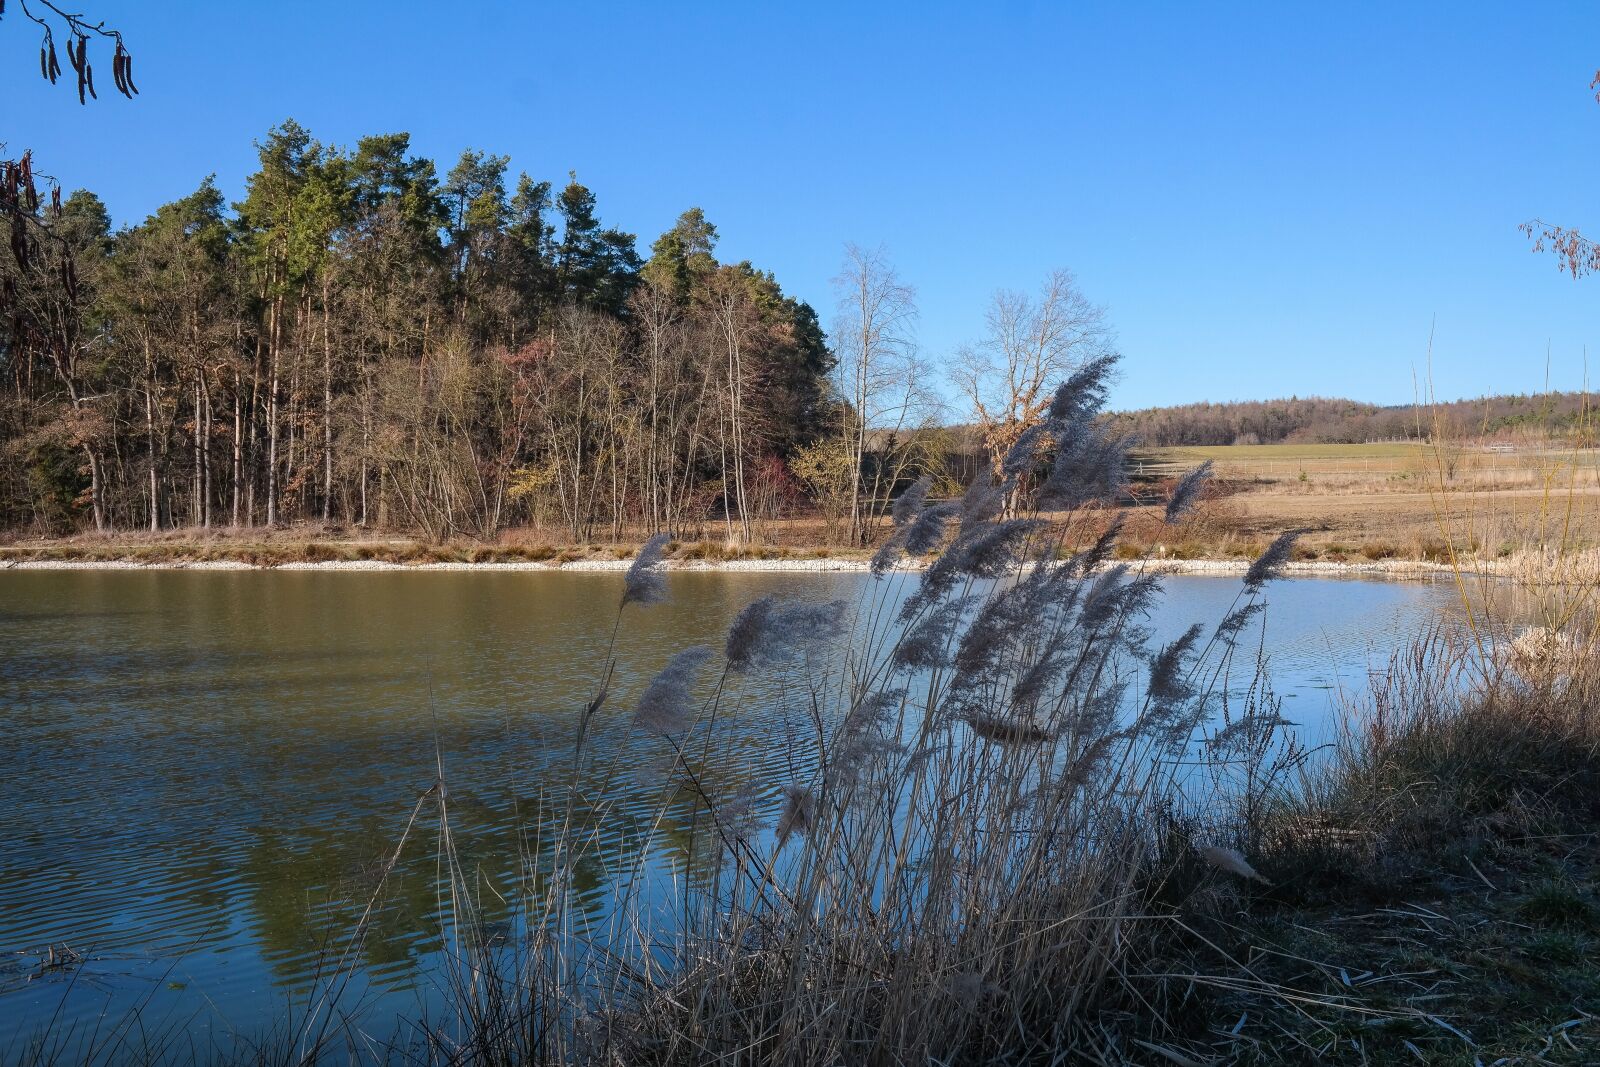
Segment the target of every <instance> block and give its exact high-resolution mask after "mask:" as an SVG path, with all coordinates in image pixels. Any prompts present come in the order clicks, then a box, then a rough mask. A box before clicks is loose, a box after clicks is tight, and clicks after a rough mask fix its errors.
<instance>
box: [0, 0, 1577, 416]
mask: <svg viewBox="0 0 1600 1067" xmlns="http://www.w3.org/2000/svg"><path fill="white" fill-rule="evenodd" d="M78 6H81V7H85V8H87V9H88V10H90V12H91V13H92V14H93V15H94V17H96V18H101V17H103V18H105V19H106V20H107V21H108V22H109V23H111V24H113V25H116V26H118V27H120V28H122V29H123V30H124V32H125V33H126V35H127V37H128V40H129V44H130V46H131V47H132V48H133V50H134V52H135V55H136V57H137V62H138V67H137V70H136V72H137V76H138V81H139V84H140V87H141V88H142V89H143V95H142V96H140V97H139V98H138V100H137V101H135V102H132V103H130V102H128V101H125V100H122V99H121V98H120V97H114V96H113V95H112V94H111V93H110V91H109V89H107V91H106V92H105V93H103V97H102V100H101V101H100V103H98V104H93V103H91V105H90V106H89V107H86V108H80V107H79V106H78V104H77V101H76V98H75V96H74V95H73V94H72V92H71V91H70V89H68V88H67V87H66V86H61V87H57V88H55V89H51V88H50V87H49V86H47V85H45V84H44V83H43V82H41V80H40V79H39V77H38V74H37V69H38V68H37V39H36V37H35V35H34V33H33V32H32V29H31V27H30V26H29V25H28V24H26V23H25V22H24V21H23V20H22V19H21V18H20V15H19V13H17V12H16V10H15V5H12V8H11V13H9V14H8V15H7V16H6V18H5V20H4V22H0V109H3V110H0V138H4V139H5V140H6V141H8V142H9V143H10V145H11V150H12V151H16V150H17V149H19V148H21V147H23V146H26V147H31V148H32V149H33V150H34V152H35V157H36V160H37V163H38V165H39V167H40V169H42V170H46V171H49V172H51V173H54V174H56V175H57V176H59V177H60V178H61V180H62V181H63V183H64V184H65V185H67V186H68V187H69V188H70V187H76V186H80V185H83V186H89V187H91V188H94V189H95V190H96V191H97V192H99V193H100V194H101V195H102V196H103V197H104V198H105V200H106V201H107V203H108V204H109V206H110V208H111V211H112V214H113V216H114V217H115V218H116V219H117V220H118V221H120V222H125V221H137V220H138V219H140V218H142V217H143V216H144V215H145V214H147V213H149V212H150V211H152V210H154V208H155V207H156V206H157V205H158V204H159V203H161V202H163V201H165V200H168V199H171V198H173V197H176V196H180V195H182V194H184V193H186V192H189V191H191V190H192V189H193V188H194V186H195V185H196V184H197V183H198V182H199V181H200V179H201V178H203V177H204V176H205V175H206V174H208V173H212V172H215V173H216V175H217V177H218V180H219V182H220V183H221V185H222V187H223V188H224V190H225V191H226V192H227V193H228V194H229V196H230V197H237V196H239V195H241V194H242V191H243V180H244V176H245V175H246V174H247V173H249V171H250V170H251V169H252V167H253V164H254V149H253V147H252V141H253V140H254V139H256V138H258V137H260V136H261V135H262V134H263V133H264V132H265V131H266V130H267V129H268V128H269V127H270V126H272V125H274V124H276V123H278V122H280V121H282V120H283V119H284V118H286V117H289V116H292V117H294V118H295V119H297V120H299V121H300V122H302V123H303V124H305V125H306V126H308V127H309V128H310V129H311V130H312V132H313V133H314V134H315V135H317V136H318V137H319V138H321V139H323V140H324V141H329V142H333V143H338V144H350V143H353V142H354V141H355V140H356V138H358V137H360V136H362V135H364V134H368V133H379V132H387V131H392V130H406V131H409V132H410V133H411V134H412V137H413V145H414V147H415V148H416V149H417V150H418V151H419V152H421V153H423V154H426V155H429V156H431V157H433V158H435V159H436V160H438V161H439V163H440V169H441V171H443V170H446V169H448V167H449V166H450V164H451V163H452V162H453V161H454V159H455V158H456V156H457V155H459V153H460V151H461V149H463V148H465V147H473V148H481V149H487V150H490V151H494V152H498V153H504V154H509V155H510V156H511V157H512V168H513V170H517V169H525V170H527V171H528V172H529V173H531V174H533V175H535V176H536V177H540V178H548V179H551V180H553V181H559V180H560V179H561V178H563V177H564V176H565V174H566V172H567V171H568V170H569V169H575V170H577V172H578V175H579V177H580V178H581V180H582V181H583V182H584V183H585V184H587V185H589V186H590V187H591V188H593V189H594V190H595V193H596V195H597V196H598V198H599V207H600V214H601V217H602V219H603V220H604V221H605V222H606V223H607V224H609V225H616V226H620V227H622V228H624V229H627V230H630V231H633V232H636V233H638V234H639V237H640V244H641V247H642V248H646V249H647V248H648V246H649V243H650V241H651V240H652V239H653V238H654V236H655V235H656V234H657V233H659V232H660V231H661V230H662V229H664V228H666V227H667V226H668V225H670V224H671V222H672V220H673V218H674V217H675V216H676V215H677V213H678V212H679V211H681V210H683V209H684V208H686V207H689V206H690V205H699V206H700V207H702V208H704V209H705V211H706V213H707V215H708V216H709V217H710V218H711V220H712V221H713V222H715V223H716V225H717V226H718V228H719V229H720V231H721V233H722V244H721V247H720V250H719V251H720V254H721V255H722V256H723V258H729V259H739V258H750V259H752V260H753V261H755V262H756V263H757V264H758V265H760V266H762V267H764V268H767V269H770V270H772V271H774V272H775V273H776V274H777V276H778V279H779V280H780V282H781V283H782V284H783V285H784V287H785V288H786V289H787V290H789V291H790V292H793V293H795V294H797V295H798V296H800V297H802V298H803V299H807V300H809V301H811V302H812V303H813V304H814V305H816V306H817V308H818V310H819V311H820V312H822V314H823V316H824V319H825V320H826V319H828V318H830V317H831V312H832V306H833V296H832V293H831V290H830V284H829V279H830V278H831V277H832V276H833V275H834V274H835V273H836V271H837V269H838V264H839V260H840V257H841V250H842V248H843V245H844V243H845V242H846V241H855V242H857V243H861V244H878V243H882V244H884V245H886V246H887V247H888V249H889V251H890V253H891V256H892V258H893V259H894V261H895V262H896V263H897V264H898V266H899V268H900V271H901V273H902V274H903V275H904V277H905V278H906V280H907V281H909V282H911V283H912V284H914V285H915V286H916V288H917V290H918V294H919V298H920V305H921V308H922V318H921V323H920V328H919V336H920V340H921V343H922V346H923V348H924V349H925V351H926V352H927V354H928V355H929V356H930V357H933V358H934V359H936V360H938V359H942V358H943V357H946V356H948V354H949V353H950V352H951V351H953V350H954V348H955V347H956V346H958V345H959V344H960V343H961V342H963V341H965V340H969V339H972V338H974V337H975V336H976V335H977V334H978V332H979V331H980V330H981V327H982V316H983V309H984V305H985V303H986V301H987V299H988V296H989V294H990V293H991V292H992V291H993V290H994V289H995V288H997V287H1006V288H1029V287H1032V286H1034V285H1036V284H1037V283H1038V282H1039V281H1040V280H1041V279H1042V278H1043V277H1044V275H1045V274H1046V273H1047V272H1048V271H1049V270H1051V269H1052V268H1055V267H1062V266H1064V267H1069V268H1071V269H1072V270H1073V271H1075V272H1076V273H1077V274H1078V276H1079V279H1080V281H1081V283H1082V285H1083V288H1084V289H1085V290H1086V292H1087V293H1088V294H1089V296H1090V297H1091V298H1092V299H1094V300H1096V301H1099V302H1102V303H1104V304H1105V305H1106V306H1107V308H1108V313H1109V317H1110V321H1111V322H1112V323H1113V324H1114V326H1115V327H1116V329H1117V332H1118V335H1119V338H1120V346H1121V349H1122V351H1123V352H1124V354H1125V357H1126V363H1125V375H1124V378H1123V380H1122V382H1121V383H1120V384H1119V386H1118V387H1117V389H1116V391H1115V393H1114V395H1113V398H1112V399H1113V403H1114V404H1115V405H1116V406H1119V407H1132V406H1143V405H1146V404H1165V403H1180V402H1185V401H1192V400H1229V399H1243V398H1260V397H1267V396H1284V395H1289V394H1299V395H1307V394H1312V393H1317V394H1323V395H1347V396H1352V397H1356V398H1358V399H1366V400H1374V401H1379V402H1389V403H1404V402H1409V401H1410V400H1411V399H1412V396H1413V376H1414V374H1416V375H1419V376H1425V375H1426V374H1427V373H1428V370H1427V357H1428V339H1429V333H1430V329H1431V330H1432V331H1433V333H1434V342H1433V358H1432V377H1433V383H1434V389H1435V391H1436V392H1437V393H1438V394H1439V395H1440V396H1441V397H1457V396H1472V395H1479V394H1482V393H1485V392H1491V391H1522V392H1527V391H1536V390H1539V389H1541V388H1543V387H1544V385H1545V380H1546V379H1545V373H1546V372H1545V365H1546V351H1547V348H1548V350H1549V353H1550V359H1549V363H1550V368H1551V370H1550V382H1551V384H1553V385H1555V386H1557V387H1577V386H1579V385H1581V384H1582V383H1583V381H1584V377H1585V371H1584V352H1585V346H1589V347H1592V348H1593V349H1594V351H1595V352H1596V353H1597V355H1600V278H1594V279H1591V280H1588V281H1580V282H1574V281H1572V280H1571V279H1570V278H1567V277H1565V276H1564V275H1561V274H1559V273H1558V272H1557V270H1556V267H1555V264H1554V261H1553V260H1552V259H1550V258H1548V257H1538V256H1534V255H1532V254H1531V253H1530V252H1529V250H1528V245H1527V242H1526V240H1525V239H1524V238H1523V237H1522V236H1521V235H1520V234H1519V233H1518V232H1517V229H1516V227H1517V224H1518V223H1519V222H1522V221H1523V220H1525V219H1529V218H1532V217H1534V216H1539V217H1542V218H1545V219H1548V220H1552V221H1559V222H1562V223H1565V224H1569V225H1576V226H1580V227H1583V226H1590V227H1592V228H1593V229H1594V230H1595V232H1596V234H1597V235H1600V192H1597V191H1596V184H1595V182H1594V177H1593V176H1594V174H1595V173H1596V170H1597V168H1596V164H1597V162H1600V104H1597V103H1596V102H1595V100H1594V98H1593V95H1592V93H1591V92H1590V91H1589V90H1588V88H1587V86H1588V83H1589V81H1590V79H1591V78H1592V77H1593V76H1594V72H1595V69H1596V67H1600V6H1596V5H1593V4H1586V3H1576V2H1575V3H1565V4H1556V3H1551V4H1540V3H1528V4H1516V5H1512V4H1498V3H1497V4H1477V3H1470V2H1457V3H1452V4H1444V3H1440V4H1404V5H1402V4H1393V3H1387V4H1361V3H1347V4H1340V5H1319V6H1318V7H1317V8H1315V9H1313V8H1312V7H1311V6H1310V5H1285V4H1259V5H1245V4H1207V5H1197V4H1155V3H1147V4H1136V3H1105V4H1090V3H1072V4H1003V3H1002V4H981V5H979V4H972V5H965V6H955V5H941V4H914V5H912V4H908V5H904V6H891V5H887V4H884V5H877V4H874V5H865V4H838V5H824V4H815V3H810V4H804V5H800V4H796V5H789V6H786V7H780V6H779V5H775V4H773V5H768V4H750V3H739V4H690V3H672V4H662V3H636V4H633V3H631V4H620V3H559V4H558V3H527V4H491V3H471V2H466V3H461V4H451V5H445V4H428V5H421V4H418V5H407V4H404V3H395V2H388V3H375V2H372V3H369V2H338V3H327V2H325V0H324V2H318V3H312V2H304V0H285V2H275V3H272V4H244V3H231V2H230V3H221V4H218V3H215V2H211V3H204V4H202V3H187V2H184V3H179V2H173V3H156V2H152V0H145V2H139V3H134V2H130V0H93V2H92V3H91V2H90V0H83V3H82V4H80V5H78ZM101 55H102V57H103V60H104V65H103V67H102V68H101V75H102V79H101V80H102V82H104V83H107V84H109V82H110V67H109V54H108V53H105V52H104V50H102V52H101ZM68 73H69V74H70V71H69V72H68Z"/></svg>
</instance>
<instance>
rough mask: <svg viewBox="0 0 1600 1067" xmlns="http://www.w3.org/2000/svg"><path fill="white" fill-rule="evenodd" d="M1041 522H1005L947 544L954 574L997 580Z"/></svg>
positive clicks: (1015, 561) (1017, 559)
mask: <svg viewBox="0 0 1600 1067" xmlns="http://www.w3.org/2000/svg"><path fill="white" fill-rule="evenodd" d="M1043 525H1044V523H1042V522H1040V521H1039V520H1038V519H1005V520H1003V521H1001V522H996V523H992V524H991V525H989V526H986V527H984V528H982V529H980V530H978V531H977V532H976V533H973V534H971V535H970V536H969V535H966V534H965V533H963V536H962V537H961V538H960V539H959V540H957V541H956V543H955V544H953V545H951V546H950V548H949V550H948V551H947V552H946V553H945V556H944V557H943V558H948V559H949V560H950V561H951V562H950V565H951V567H953V568H954V569H955V571H956V573H957V574H970V575H972V576H973V577H974V578H999V577H1002V576H1003V575H1005V574H1006V572H1007V571H1009V570H1010V569H1011V568H1012V567H1014V566H1015V565H1016V564H1017V563H1018V562H1019V558H1018V553H1019V552H1020V551H1021V550H1022V543H1023V541H1025V540H1026V539H1027V538H1028V536H1029V535H1030V534H1032V533H1033V532H1034V531H1035V530H1038V529H1040V528H1041V527H1042V526H1043Z"/></svg>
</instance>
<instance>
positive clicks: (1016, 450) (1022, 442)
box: [1000, 422, 1050, 479]
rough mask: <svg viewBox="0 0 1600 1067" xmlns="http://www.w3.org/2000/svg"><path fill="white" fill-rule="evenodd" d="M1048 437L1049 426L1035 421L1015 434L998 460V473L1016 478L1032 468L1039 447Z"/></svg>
mask: <svg viewBox="0 0 1600 1067" xmlns="http://www.w3.org/2000/svg"><path fill="white" fill-rule="evenodd" d="M1049 437H1050V427H1049V425H1047V424H1046V423H1043V422H1036V423H1034V424H1033V425H1032V426H1029V427H1028V428H1027V429H1025V430H1023V431H1022V432H1021V433H1020V434H1018V435H1017V439H1016V441H1014V442H1013V443H1012V445H1011V447H1010V448H1008V449H1006V454H1005V457H1004V458H1003V459H1001V461H1000V473H1001V474H1002V475H1004V476H1005V477H1006V478H1008V479H1010V478H1017V477H1020V476H1021V475H1024V474H1028V473H1030V472H1031V471H1032V470H1033V465H1034V463H1035V462H1037V457H1038V455H1039V448H1040V446H1041V445H1043V444H1044V443H1045V441H1047V440H1048V439H1049Z"/></svg>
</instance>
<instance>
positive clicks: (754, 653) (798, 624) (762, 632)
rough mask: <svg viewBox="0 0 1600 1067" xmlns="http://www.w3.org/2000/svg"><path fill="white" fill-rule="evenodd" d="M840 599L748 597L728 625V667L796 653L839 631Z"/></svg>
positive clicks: (767, 661)
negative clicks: (809, 600)
mask: <svg viewBox="0 0 1600 1067" xmlns="http://www.w3.org/2000/svg"><path fill="white" fill-rule="evenodd" d="M843 615H844V601H842V600H831V601H829V602H828V603H826V604H805V603H799V602H795V601H785V602H782V603H780V602H778V601H776V600H774V599H773V598H772V597H770V596H764V597H762V598H760V599H759V600H752V601H751V602H750V603H749V604H746V605H745V607H744V610H742V611H740V612H739V614H738V615H737V616H735V617H734V620H733V625H732V626H730V627H728V641H727V644H726V646H725V652H726V654H727V657H728V669H729V670H732V671H743V670H747V669H749V668H750V667H753V666H758V665H762V664H770V663H777V662H780V661H782V660H783V659H785V658H787V657H789V656H793V655H798V654H800V653H802V652H804V651H806V650H807V649H809V648H810V647H811V646H813V645H815V644H817V643H818V642H820V641H825V640H827V639H828V638H831V637H833V636H834V635H836V634H837V633H838V632H839V620H840V618H841V617H842V616H843Z"/></svg>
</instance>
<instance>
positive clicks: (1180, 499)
mask: <svg viewBox="0 0 1600 1067" xmlns="http://www.w3.org/2000/svg"><path fill="white" fill-rule="evenodd" d="M1214 466H1215V464H1213V463H1212V462H1211V461H1210V460H1209V459H1208V460H1206V461H1205V462H1204V463H1202V464H1200V466H1198V467H1196V468H1195V469H1194V470H1192V471H1190V472H1189V473H1188V474H1185V475H1184V476H1183V477H1182V478H1181V479H1179V481H1178V484H1177V486H1175V487H1174V488H1173V490H1172V496H1170V497H1168V498H1167V513H1166V515H1165V516H1164V518H1165V520H1166V521H1167V522H1168V523H1172V522H1175V521H1177V520H1178V519H1180V518H1182V517H1183V516H1184V515H1187V514H1188V513H1189V512H1190V511H1191V510H1192V509H1193V508H1194V506H1195V505H1196V504H1198V503H1199V502H1200V494H1201V493H1203V492H1204V491H1205V488H1206V485H1207V483H1209V482H1210V481H1211V472H1212V469H1213V468H1214Z"/></svg>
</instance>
